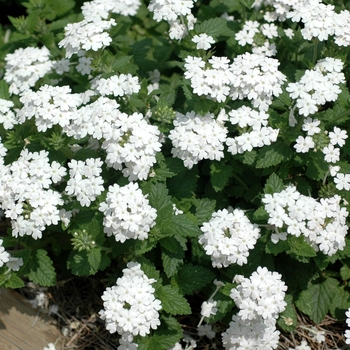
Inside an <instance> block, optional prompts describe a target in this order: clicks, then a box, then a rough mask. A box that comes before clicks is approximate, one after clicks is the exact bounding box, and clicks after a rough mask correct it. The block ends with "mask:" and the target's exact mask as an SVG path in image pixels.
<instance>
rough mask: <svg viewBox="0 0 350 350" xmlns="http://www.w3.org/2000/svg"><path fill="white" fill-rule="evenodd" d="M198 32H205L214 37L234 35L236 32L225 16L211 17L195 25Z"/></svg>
mask: <svg viewBox="0 0 350 350" xmlns="http://www.w3.org/2000/svg"><path fill="white" fill-rule="evenodd" d="M195 31H196V33H197V34H202V33H205V34H207V35H210V36H212V37H213V38H214V39H216V38H218V37H219V36H232V35H234V32H233V31H232V30H231V29H230V28H229V27H228V25H227V21H226V20H225V19H223V18H220V17H217V18H210V19H207V20H205V21H203V22H201V23H200V24H197V25H195Z"/></svg>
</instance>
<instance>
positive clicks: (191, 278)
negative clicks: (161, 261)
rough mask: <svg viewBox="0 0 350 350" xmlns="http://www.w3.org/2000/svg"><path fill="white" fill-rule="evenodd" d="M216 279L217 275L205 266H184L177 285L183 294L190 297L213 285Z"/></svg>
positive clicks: (177, 277)
mask: <svg viewBox="0 0 350 350" xmlns="http://www.w3.org/2000/svg"><path fill="white" fill-rule="evenodd" d="M214 279H215V274H214V273H213V272H212V271H210V270H209V269H207V268H205V267H203V266H200V265H192V264H187V265H184V266H183V267H182V268H181V269H180V271H179V273H178V275H177V276H176V281H177V284H178V285H179V286H180V288H181V289H182V291H183V293H184V294H189V295H191V294H193V292H195V291H196V290H200V289H201V288H203V287H205V286H206V285H207V284H209V283H212V282H213V281H214Z"/></svg>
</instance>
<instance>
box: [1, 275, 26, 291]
mask: <svg viewBox="0 0 350 350" xmlns="http://www.w3.org/2000/svg"><path fill="white" fill-rule="evenodd" d="M3 286H4V287H5V288H11V289H17V288H22V287H24V282H23V280H22V279H21V278H20V277H18V276H17V275H16V274H15V273H13V272H11V273H10V274H9V275H8V278H7V279H6V281H5V283H4V285H3Z"/></svg>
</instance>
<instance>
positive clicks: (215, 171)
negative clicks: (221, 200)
mask: <svg viewBox="0 0 350 350" xmlns="http://www.w3.org/2000/svg"><path fill="white" fill-rule="evenodd" d="M232 173H233V167H232V166H230V165H225V164H220V163H212V164H211V165H210V175H211V178H210V181H211V184H212V186H213V188H214V190H215V192H219V191H221V190H223V189H224V188H225V186H226V185H227V184H228V181H229V179H230V177H231V176H232Z"/></svg>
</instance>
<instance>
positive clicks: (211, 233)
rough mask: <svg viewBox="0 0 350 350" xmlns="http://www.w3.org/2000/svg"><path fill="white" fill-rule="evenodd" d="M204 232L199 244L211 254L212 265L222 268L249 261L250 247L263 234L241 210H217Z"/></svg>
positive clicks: (202, 229) (251, 247) (205, 224)
mask: <svg viewBox="0 0 350 350" xmlns="http://www.w3.org/2000/svg"><path fill="white" fill-rule="evenodd" d="M201 231H202V232H203V234H202V235H200V236H199V237H198V240H199V243H200V244H201V245H203V247H204V250H205V252H206V254H207V255H210V256H211V260H212V264H213V267H219V268H221V267H227V266H229V265H231V264H238V265H240V266H242V265H243V264H246V263H247V258H248V256H249V250H250V249H253V248H254V245H255V243H256V241H257V239H258V238H259V237H260V229H259V228H258V227H257V225H255V224H252V223H251V222H250V221H249V219H248V218H247V217H246V216H245V214H244V211H243V210H240V209H234V210H233V212H229V211H228V210H227V209H223V210H218V211H217V212H214V213H213V214H212V217H211V219H210V220H209V222H204V223H203V225H202V227H201Z"/></svg>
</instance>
